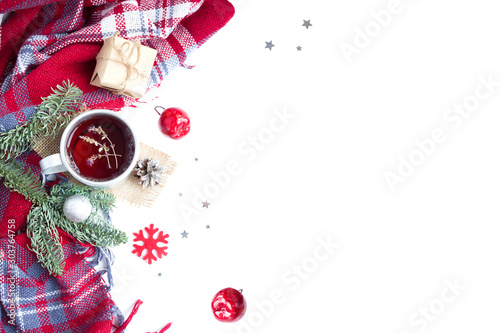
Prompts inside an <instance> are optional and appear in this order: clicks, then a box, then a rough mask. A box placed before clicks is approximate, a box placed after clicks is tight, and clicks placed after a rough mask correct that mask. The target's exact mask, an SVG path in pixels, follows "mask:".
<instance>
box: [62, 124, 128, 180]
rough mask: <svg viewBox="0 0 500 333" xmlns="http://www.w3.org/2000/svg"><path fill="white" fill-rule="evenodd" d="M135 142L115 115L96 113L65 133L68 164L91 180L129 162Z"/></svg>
mask: <svg viewBox="0 0 500 333" xmlns="http://www.w3.org/2000/svg"><path fill="white" fill-rule="evenodd" d="M134 147H135V142H134V138H133V136H132V133H131V131H130V129H129V128H128V127H127V126H126V125H125V124H124V123H123V122H122V121H121V120H119V119H117V118H114V117H109V116H103V115H98V116H95V117H92V118H89V119H86V120H84V121H83V122H82V123H80V124H79V125H78V126H77V127H75V129H74V130H73V132H71V133H70V135H69V137H68V142H67V145H66V150H67V157H68V160H69V162H70V165H71V166H72V168H73V169H74V170H75V171H76V172H77V173H78V174H80V175H81V176H82V177H84V178H86V179H88V180H92V181H106V180H111V179H113V178H116V177H118V176H119V175H121V174H122V173H123V172H125V170H126V169H127V168H128V167H129V166H130V163H131V161H132V159H133V156H134Z"/></svg>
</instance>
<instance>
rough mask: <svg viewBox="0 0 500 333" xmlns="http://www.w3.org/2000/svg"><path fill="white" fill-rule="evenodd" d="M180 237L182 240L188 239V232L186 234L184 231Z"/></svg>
mask: <svg viewBox="0 0 500 333" xmlns="http://www.w3.org/2000/svg"><path fill="white" fill-rule="evenodd" d="M181 235H182V238H188V235H189V232H186V230H184V232H181Z"/></svg>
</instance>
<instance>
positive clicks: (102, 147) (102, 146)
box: [80, 125, 122, 169]
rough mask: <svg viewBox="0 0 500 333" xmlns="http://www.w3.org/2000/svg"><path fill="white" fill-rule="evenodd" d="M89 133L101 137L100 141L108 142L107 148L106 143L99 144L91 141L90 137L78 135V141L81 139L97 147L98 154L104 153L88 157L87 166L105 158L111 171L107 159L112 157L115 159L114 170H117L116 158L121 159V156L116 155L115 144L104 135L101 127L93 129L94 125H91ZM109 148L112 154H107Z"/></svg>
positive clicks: (93, 140)
mask: <svg viewBox="0 0 500 333" xmlns="http://www.w3.org/2000/svg"><path fill="white" fill-rule="evenodd" d="M89 131H90V132H94V133H97V134H99V135H100V136H101V140H108V142H109V147H108V146H107V144H106V143H101V142H99V141H97V140H95V139H92V138H91V137H89V136H86V135H80V139H82V140H83V141H85V142H88V143H90V144H93V145H95V146H97V147H99V152H100V153H104V154H97V155H92V156H90V157H89V158H88V159H87V164H88V165H93V164H94V162H95V160H97V159H100V158H101V157H106V159H107V160H108V167H109V168H110V169H111V164H110V162H109V157H110V156H113V157H114V158H115V164H116V166H115V168H116V169H118V157H121V156H122V155H118V154H116V151H115V144H114V143H113V142H112V141H111V140H110V139H109V137H108V135H107V134H106V132H105V131H104V130H103V129H102V127H101V126H98V127H95V126H94V125H92V126H90V127H89ZM110 148H111V150H112V151H113V153H112V154H110V153H109V149H110Z"/></svg>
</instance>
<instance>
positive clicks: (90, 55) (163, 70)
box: [0, 0, 234, 131]
mask: <svg viewBox="0 0 500 333" xmlns="http://www.w3.org/2000/svg"><path fill="white" fill-rule="evenodd" d="M0 13H5V18H4V23H3V25H2V26H1V30H0V38H1V41H0V73H1V79H0V131H3V130H8V129H10V128H13V127H14V126H16V125H18V124H20V123H22V122H24V121H25V120H26V119H27V118H29V116H30V115H31V114H32V113H33V110H34V105H37V104H39V103H40V98H41V97H43V96H47V95H49V94H50V93H51V91H50V88H51V87H55V86H56V85H57V84H61V82H62V81H65V80H70V81H71V82H73V83H75V84H76V85H77V86H78V87H80V89H82V90H83V92H84V96H83V101H84V102H85V103H86V104H87V106H89V108H91V109H92V108H107V109H113V110H117V109H120V108H121V107H123V106H128V105H131V104H133V103H134V100H133V99H131V98H126V97H123V96H116V95H113V94H112V93H110V92H108V91H106V90H104V89H100V88H96V87H93V86H91V85H90V84H89V82H90V79H91V75H92V72H93V70H94V67H95V57H96V55H97V53H98V52H99V50H100V48H101V46H102V41H103V39H105V38H108V37H111V36H112V35H113V34H114V33H115V32H119V34H120V36H122V37H125V38H140V40H141V42H142V44H143V45H146V46H149V47H151V48H154V49H156V50H157V51H158V55H157V57H156V60H155V63H154V67H153V70H152V73H151V80H150V82H149V86H148V89H151V88H152V87H155V86H159V85H160V83H161V81H162V80H163V78H165V76H167V75H168V73H170V71H172V70H173V69H174V68H176V67H178V66H180V65H183V64H184V61H185V60H186V57H187V56H188V55H189V54H190V53H191V52H193V51H194V50H196V49H198V47H200V46H201V45H202V44H203V43H204V42H205V41H207V39H208V38H210V37H211V36H212V35H213V34H214V33H215V32H217V30H219V29H220V28H222V27H223V26H224V25H225V24H226V23H227V22H228V21H229V20H230V19H231V17H232V16H233V14H234V7H233V6H232V5H231V3H229V2H228V1H227V0H142V1H141V0H128V1H124V0H118V1H114V0H67V1H60V0H59V1H56V0H30V1H18V0H1V1H0Z"/></svg>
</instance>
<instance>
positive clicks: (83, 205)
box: [63, 194, 92, 223]
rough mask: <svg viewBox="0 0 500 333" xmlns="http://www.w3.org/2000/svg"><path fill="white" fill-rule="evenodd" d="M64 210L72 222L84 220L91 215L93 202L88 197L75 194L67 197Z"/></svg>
mask: <svg viewBox="0 0 500 333" xmlns="http://www.w3.org/2000/svg"><path fill="white" fill-rule="evenodd" d="M63 212H64V215H65V216H66V217H67V218H68V220H70V221H71V222H75V223H79V222H83V221H85V220H86V219H87V218H88V217H89V216H90V213H91V212H92V204H91V203H90V200H89V199H88V198H87V197H85V196H83V195H78V194H75V195H72V196H70V197H68V198H67V199H66V201H65V202H64V206H63Z"/></svg>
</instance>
